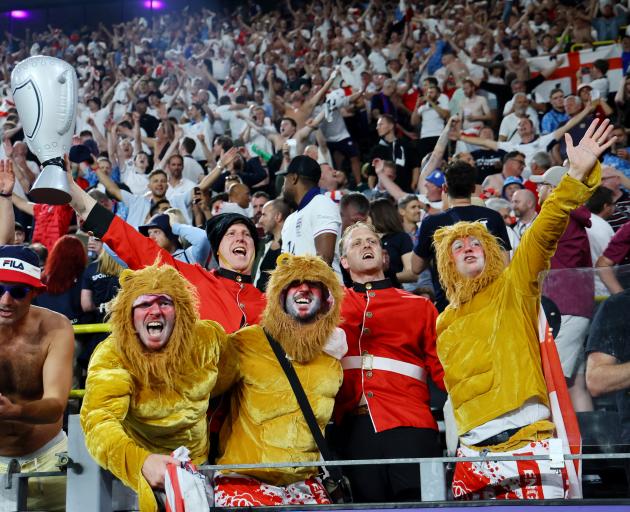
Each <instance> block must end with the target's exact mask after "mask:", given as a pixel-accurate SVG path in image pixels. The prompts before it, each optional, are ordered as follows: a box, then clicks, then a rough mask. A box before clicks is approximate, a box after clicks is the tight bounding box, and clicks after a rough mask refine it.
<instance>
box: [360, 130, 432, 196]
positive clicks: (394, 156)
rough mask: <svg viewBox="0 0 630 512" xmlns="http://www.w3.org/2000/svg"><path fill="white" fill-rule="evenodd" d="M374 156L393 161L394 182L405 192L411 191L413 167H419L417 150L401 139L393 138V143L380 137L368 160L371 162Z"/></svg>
mask: <svg viewBox="0 0 630 512" xmlns="http://www.w3.org/2000/svg"><path fill="white" fill-rule="evenodd" d="M374 158H380V159H382V160H391V161H392V162H394V163H395V164H396V180H395V181H396V184H397V185H398V186H399V187H400V188H402V189H403V190H404V191H405V192H409V193H411V192H413V191H412V190H411V178H412V177H413V170H414V168H416V167H419V166H420V162H419V161H418V156H417V151H415V150H414V149H413V147H412V146H411V145H409V144H408V143H407V142H406V141H404V140H401V139H395V140H394V142H393V143H389V142H387V141H385V140H384V139H381V140H379V142H378V144H377V145H376V146H374V148H372V151H371V153H370V160H369V161H370V162H372V160H373V159H374Z"/></svg>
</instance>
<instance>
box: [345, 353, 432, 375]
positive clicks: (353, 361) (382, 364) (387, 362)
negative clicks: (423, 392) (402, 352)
mask: <svg viewBox="0 0 630 512" xmlns="http://www.w3.org/2000/svg"><path fill="white" fill-rule="evenodd" d="M341 366H342V367H343V369H344V370H354V369H361V370H385V371H388V372H394V373H399V374H401V375H406V376H407V377H411V378H412V379H416V380H419V381H420V382H426V380H427V372H426V370H425V369H424V368H423V367H422V366H418V365H415V364H411V363H405V362H404V361H397V360H396V359H390V358H389V357H378V356H373V355H372V354H366V355H364V356H347V357H344V358H343V359H342V360H341Z"/></svg>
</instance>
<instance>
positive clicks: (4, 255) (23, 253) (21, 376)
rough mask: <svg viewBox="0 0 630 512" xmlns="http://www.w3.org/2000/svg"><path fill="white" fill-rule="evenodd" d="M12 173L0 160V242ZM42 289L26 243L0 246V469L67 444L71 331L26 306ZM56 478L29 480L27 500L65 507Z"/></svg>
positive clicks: (41, 466) (45, 467) (45, 458)
mask: <svg viewBox="0 0 630 512" xmlns="http://www.w3.org/2000/svg"><path fill="white" fill-rule="evenodd" d="M14 183H15V175H14V174H13V169H12V168H11V165H10V163H9V162H8V161H0V214H1V215H0V242H1V243H6V242H9V241H11V240H12V238H13V236H14V235H13V226H14V223H15V218H14V216H13V208H12V207H11V201H10V197H11V193H12V192H13V186H14ZM44 289H45V285H44V284H43V283H42V281H41V279H40V268H39V258H38V256H37V254H35V253H34V252H33V251H31V250H30V249H27V248H26V247H20V246H12V245H2V246H0V290H1V294H0V360H2V362H3V364H4V365H5V367H6V368H11V371H4V372H3V373H2V377H1V378H0V475H2V477H3V478H4V477H5V476H6V474H7V473H8V472H9V467H8V465H9V462H10V461H11V459H16V460H17V461H18V463H19V464H20V466H21V469H20V471H21V472H22V473H32V472H37V471H55V470H56V469H57V468H56V467H55V463H56V462H57V458H56V456H55V454H56V453H58V452H60V451H64V450H66V449H67V444H68V442H67V438H66V434H65V433H64V431H63V430H62V424H63V413H64V410H65V408H66V404H67V403H68V394H69V393H70V388H71V385H72V353H73V349H74V333H73V332H72V326H71V325H70V322H69V320H68V319H67V318H66V317H64V316H63V315H60V314H58V313H54V312H52V311H49V310H47V309H44V308H38V307H33V306H32V301H33V299H34V298H35V297H36V295H37V294H38V293H39V292H41V291H43V290H44ZM64 484H65V482H64V479H63V478H44V479H41V480H37V479H31V480H30V481H29V490H28V491H27V492H28V495H29V499H28V503H27V504H28V506H29V507H33V508H45V509H47V510H54V511H61V510H65V485H64ZM4 487H5V486H4V485H3V486H1V487H0V503H2V505H3V507H6V508H7V509H15V508H16V506H17V503H14V502H13V497H14V496H15V493H14V492H11V493H10V494H9V495H8V496H7V492H6V490H5V488H4Z"/></svg>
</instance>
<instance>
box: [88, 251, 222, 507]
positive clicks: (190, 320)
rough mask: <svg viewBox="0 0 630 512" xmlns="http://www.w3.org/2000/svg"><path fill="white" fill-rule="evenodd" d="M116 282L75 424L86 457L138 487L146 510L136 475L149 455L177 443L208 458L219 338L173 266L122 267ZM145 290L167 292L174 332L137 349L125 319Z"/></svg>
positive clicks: (148, 498)
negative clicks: (157, 345) (154, 347)
mask: <svg viewBox="0 0 630 512" xmlns="http://www.w3.org/2000/svg"><path fill="white" fill-rule="evenodd" d="M120 285H121V288H120V291H119V292H118V295H117V296H116V298H115V299H114V300H113V302H112V304H111V326H112V334H111V336H109V337H108V338H107V339H106V340H105V341H103V342H102V343H101V344H100V345H99V346H98V347H97V348H96V350H95V351H94V354H93V355H92V358H91V360H90V364H89V367H88V375H87V382H86V386H85V391H86V392H85V398H84V401H83V407H82V408H81V425H82V427H83V430H84V432H85V442H86V445H87V449H88V451H89V452H90V454H91V455H92V457H94V459H95V460H96V461H97V462H98V464H99V465H101V466H102V467H103V468H105V469H108V470H109V471H111V472H112V473H113V474H114V475H115V476H116V477H118V478H119V479H120V480H122V481H123V482H124V483H125V485H127V486H129V487H131V488H132V489H134V490H135V491H136V492H137V493H138V500H139V504H140V510H141V511H143V512H144V511H151V512H153V511H155V510H157V503H156V501H155V498H154V495H153V491H152V489H151V487H150V486H149V484H148V482H147V481H146V480H145V478H144V477H143V475H142V466H143V464H144V461H145V459H146V458H147V456H148V455H150V454H152V453H158V454H170V452H171V451H173V450H174V449H176V448H178V447H179V446H182V445H183V446H186V447H187V448H188V449H189V450H190V457H191V459H192V460H193V462H194V463H196V464H201V463H203V462H205V461H206V460H207V457H208V429H207V421H206V410H207V408H208V400H209V397H210V392H211V391H212V390H213V388H215V384H216V383H217V373H218V369H217V367H218V364H219V357H220V354H221V350H222V347H223V346H224V344H225V342H226V337H225V332H224V331H223V328H222V327H221V326H220V325H219V324H217V323H215V322H211V321H200V320H199V317H198V313H197V296H196V292H195V290H194V289H193V287H192V286H191V285H190V283H188V281H186V280H185V279H184V278H183V277H182V276H181V275H180V274H179V273H178V272H177V270H175V269H174V268H173V267H170V266H168V265H161V266H158V264H155V265H153V266H150V267H147V268H144V269H142V270H137V271H131V270H125V271H124V272H123V273H122V274H121V276H120ZM144 294H166V295H169V296H170V297H171V298H172V299H173V303H174V306H175V325H174V328H173V332H172V334H171V336H170V338H169V341H168V343H167V344H166V346H165V347H164V348H163V349H162V350H160V351H157V352H152V351H148V350H146V349H145V348H144V346H143V344H142V343H141V342H140V340H139V339H138V337H137V335H136V333H135V330H134V326H133V322H132V304H133V302H134V300H135V299H136V298H138V297H139V296H141V295H144ZM226 373H230V371H227V372H226Z"/></svg>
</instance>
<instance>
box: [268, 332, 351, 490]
mask: <svg viewBox="0 0 630 512" xmlns="http://www.w3.org/2000/svg"><path fill="white" fill-rule="evenodd" d="M265 335H266V336H267V341H269V345H270V346H271V350H273V353H274V354H275V355H276V358H277V359H278V362H279V363H280V366H282V369H283V370H284V374H285V375H286V376H287V379H288V381H289V384H291V389H293V394H295V398H296V399H297V402H298V405H299V406H300V409H302V414H303V415H304V419H305V420H306V424H307V425H308V428H309V429H310V431H311V434H312V435H313V438H314V439H315V443H316V444H317V448H319V451H320V453H321V454H322V456H323V457H324V460H328V461H331V460H333V459H334V457H333V456H332V453H331V451H330V449H329V448H328V443H327V442H326V439H324V436H323V435H322V431H321V430H320V429H319V425H318V424H317V419H316V418H315V414H314V413H313V409H312V408H311V404H310V403H309V401H308V398H307V396H306V393H304V388H303V387H302V383H301V382H300V378H299V377H298V376H297V373H295V368H293V365H292V364H291V361H289V359H288V358H287V355H286V353H285V352H284V349H283V348H282V346H281V345H280V343H278V342H277V341H276V340H275V339H274V338H273V336H271V335H270V334H269V333H268V332H267V331H265ZM327 469H328V472H329V473H330V476H331V477H332V478H333V479H334V480H339V479H341V478H342V473H341V469H339V467H338V466H331V467H329V468H327Z"/></svg>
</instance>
